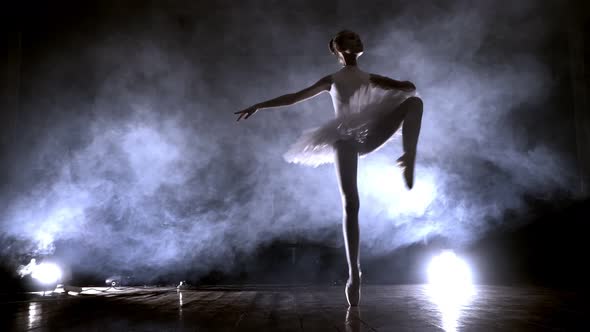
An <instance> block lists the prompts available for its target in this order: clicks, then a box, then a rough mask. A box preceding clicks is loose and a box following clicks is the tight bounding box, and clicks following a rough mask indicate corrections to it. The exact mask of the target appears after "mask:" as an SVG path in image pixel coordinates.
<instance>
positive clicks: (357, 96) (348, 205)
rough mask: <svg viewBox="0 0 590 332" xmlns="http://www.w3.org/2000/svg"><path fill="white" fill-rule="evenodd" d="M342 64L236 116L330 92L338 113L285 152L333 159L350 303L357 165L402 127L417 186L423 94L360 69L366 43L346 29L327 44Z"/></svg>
mask: <svg viewBox="0 0 590 332" xmlns="http://www.w3.org/2000/svg"><path fill="white" fill-rule="evenodd" d="M329 48H330V51H331V52H332V53H333V54H334V55H335V56H336V57H337V58H338V61H339V62H340V64H341V65H342V68H341V69H340V70H339V71H337V72H336V73H334V74H331V75H328V76H325V77H323V78H321V79H320V80H319V81H317V82H316V83H315V84H313V85H311V86H309V87H307V88H305V89H303V90H301V91H299V92H295V93H289V94H285V95H282V96H280V97H277V98H274V99H270V100H267V101H264V102H261V103H258V104H255V105H253V106H250V107H248V108H246V109H244V110H242V111H239V112H235V113H234V114H237V115H239V116H238V119H237V121H239V120H241V119H248V118H249V117H250V116H252V115H253V114H254V113H256V112H257V111H259V110H261V109H267V108H276V107H280V106H287V105H293V104H295V103H298V102H301V101H304V100H307V99H309V98H312V97H314V96H317V95H319V94H320V93H322V92H329V93H330V96H331V97H332V103H333V105H334V110H335V113H336V118H335V119H334V120H332V121H329V122H328V123H326V124H324V125H323V126H321V127H319V128H316V129H314V130H311V131H308V132H306V133H305V134H304V135H302V136H301V138H299V139H298V140H297V141H296V142H295V144H293V145H292V147H291V148H290V149H289V151H288V152H287V153H286V154H285V159H286V160H287V161H290V162H296V163H302V164H306V165H312V166H317V165H319V164H323V163H326V162H332V161H333V162H334V164H335V168H336V174H337V177H338V184H339V187H340V193H341V196H342V206H343V223H342V230H343V234H344V240H345V241H344V243H345V250H346V258H347V262H348V272H349V277H348V281H347V283H346V288H345V295H346V299H347V301H348V304H349V305H350V306H358V304H359V302H360V284H361V269H360V260H359V241H360V232H359V224H358V214H359V197H358V189H357V165H358V158H359V156H364V155H366V154H368V153H370V152H373V151H375V150H377V149H378V148H380V147H381V146H383V145H384V143H385V142H387V141H388V140H389V139H390V138H391V137H392V136H393V134H394V133H395V132H396V131H397V130H398V129H399V128H400V126H402V144H403V154H402V156H401V157H399V158H398V159H397V165H398V166H399V167H400V168H401V169H402V174H403V178H404V180H405V184H406V186H407V187H408V189H412V187H413V185H414V164H415V160H416V148H417V144H418V136H419V134H420V126H421V121H422V109H423V104H422V99H421V98H420V97H419V96H418V94H417V92H416V87H415V85H414V84H413V83H412V82H409V81H397V80H394V79H391V78H388V77H385V76H380V75H376V74H370V73H366V72H364V71H362V70H361V69H359V67H358V65H357V59H358V57H359V56H360V55H362V54H363V51H364V49H363V43H362V41H361V39H360V37H359V35H358V34H357V33H355V32H353V31H349V30H343V31H340V32H339V33H337V34H336V36H335V37H334V38H332V39H331V40H330V43H329Z"/></svg>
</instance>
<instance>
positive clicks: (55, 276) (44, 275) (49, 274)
mask: <svg viewBox="0 0 590 332" xmlns="http://www.w3.org/2000/svg"><path fill="white" fill-rule="evenodd" d="M18 273H19V274H20V275H21V277H24V276H26V275H27V274H30V275H31V277H32V278H33V279H35V280H37V281H39V282H40V283H42V284H46V285H49V284H54V283H57V282H58V281H59V280H61V276H62V273H61V269H60V268H59V266H57V265H56V264H54V263H41V264H37V260H35V259H34V258H33V259H31V262H30V263H29V264H27V265H26V266H21V267H20V268H19V270H18Z"/></svg>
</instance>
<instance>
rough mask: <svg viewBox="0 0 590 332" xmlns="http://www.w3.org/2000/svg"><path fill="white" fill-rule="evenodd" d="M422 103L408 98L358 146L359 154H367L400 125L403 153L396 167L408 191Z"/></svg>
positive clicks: (411, 185) (412, 175)
mask: <svg viewBox="0 0 590 332" xmlns="http://www.w3.org/2000/svg"><path fill="white" fill-rule="evenodd" d="M422 112H423V103H422V99H420V98H418V97H410V98H408V99H406V100H405V101H404V102H403V103H402V104H401V105H399V106H398V107H397V108H396V109H394V110H392V112H390V113H388V114H386V115H385V116H384V117H383V118H382V119H381V120H380V121H378V122H377V123H376V124H375V125H374V127H373V128H370V129H369V134H368V136H367V138H366V141H365V143H364V144H361V145H360V146H359V153H360V154H367V153H369V152H372V151H375V150H376V149H378V148H379V147H381V146H382V145H383V144H384V143H385V142H387V140H389V138H390V137H391V136H392V135H393V134H394V133H395V132H396V131H397V130H398V129H399V127H400V125H402V123H403V125H402V140H403V149H404V153H403V155H402V156H401V157H399V158H398V159H397V163H398V166H400V167H401V168H402V170H403V176H404V180H405V182H406V185H407V186H408V188H409V189H412V187H413V186H414V165H415V162H416V147H417V145H418V136H419V135H420V127H421V123H422Z"/></svg>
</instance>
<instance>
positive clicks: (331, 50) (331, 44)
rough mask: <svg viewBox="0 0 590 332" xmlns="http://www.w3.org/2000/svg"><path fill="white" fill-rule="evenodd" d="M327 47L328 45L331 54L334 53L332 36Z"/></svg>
mask: <svg viewBox="0 0 590 332" xmlns="http://www.w3.org/2000/svg"><path fill="white" fill-rule="evenodd" d="M328 47H330V52H332V54H336V50H335V49H334V38H332V39H330V43H329V44H328Z"/></svg>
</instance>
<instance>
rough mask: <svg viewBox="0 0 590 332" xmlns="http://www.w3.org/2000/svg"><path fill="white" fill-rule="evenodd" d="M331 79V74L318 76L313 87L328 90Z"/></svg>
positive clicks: (330, 85)
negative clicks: (318, 78)
mask: <svg viewBox="0 0 590 332" xmlns="http://www.w3.org/2000/svg"><path fill="white" fill-rule="evenodd" d="M333 81H334V79H333V78H332V75H326V76H324V77H322V78H320V80H319V81H317V82H316V83H315V84H314V87H316V88H319V89H320V90H330V88H331V87H332V82H333Z"/></svg>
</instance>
